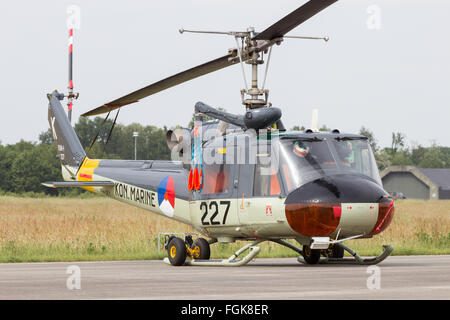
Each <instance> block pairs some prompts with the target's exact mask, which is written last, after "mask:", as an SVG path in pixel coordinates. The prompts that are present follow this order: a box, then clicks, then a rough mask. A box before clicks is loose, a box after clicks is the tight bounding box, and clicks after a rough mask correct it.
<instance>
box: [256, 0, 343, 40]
mask: <svg viewBox="0 0 450 320" xmlns="http://www.w3.org/2000/svg"><path fill="white" fill-rule="evenodd" d="M336 1H337V0H310V1H309V2H307V3H305V4H304V5H302V6H301V7H300V8H298V9H297V10H295V11H292V12H291V13H290V14H288V15H287V16H285V17H284V18H283V19H281V20H279V21H278V22H276V23H274V24H273V25H271V26H270V27H269V28H267V29H266V30H264V31H263V32H261V33H258V34H257V35H256V36H255V37H254V38H253V40H272V39H275V38H281V37H282V36H284V35H285V34H286V33H288V32H289V31H291V30H292V29H294V28H295V27H297V26H298V25H300V24H302V23H303V22H305V21H306V20H308V19H309V18H311V17H312V16H314V15H316V14H317V13H319V12H320V11H322V10H323V9H325V8H326V7H328V6H330V5H331V4H333V3H335V2H336Z"/></svg>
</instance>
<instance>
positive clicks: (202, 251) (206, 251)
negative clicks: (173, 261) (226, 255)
mask: <svg viewBox="0 0 450 320" xmlns="http://www.w3.org/2000/svg"><path fill="white" fill-rule="evenodd" d="M191 250H192V251H191V252H192V258H194V259H200V260H209V257H210V256H211V249H210V247H209V243H208V241H206V239H203V238H198V239H197V240H195V241H194V243H193V244H192V245H191Z"/></svg>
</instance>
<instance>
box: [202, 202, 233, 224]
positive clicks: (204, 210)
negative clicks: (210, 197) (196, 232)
mask: <svg viewBox="0 0 450 320" xmlns="http://www.w3.org/2000/svg"><path fill="white" fill-rule="evenodd" d="M220 205H221V206H225V213H224V215H223V219H222V223H221V222H220V221H215V220H214V219H215V218H216V217H217V215H218V214H219V205H218V204H217V201H211V202H210V203H209V210H211V211H212V214H211V217H210V218H209V222H208V221H205V219H206V217H207V215H208V203H206V202H202V203H201V204H200V211H202V218H201V222H202V224H203V225H204V226H207V225H218V224H225V222H226V221H227V216H228V210H229V209H230V201H220Z"/></svg>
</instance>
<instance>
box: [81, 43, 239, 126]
mask: <svg viewBox="0 0 450 320" xmlns="http://www.w3.org/2000/svg"><path fill="white" fill-rule="evenodd" d="M238 62H239V58H238V57H237V50H233V51H232V52H230V53H229V54H227V55H226V56H223V57H221V58H218V59H215V60H212V61H209V62H206V63H204V64H201V65H199V66H196V67H194V68H191V69H188V70H185V71H182V72H180V73H177V74H175V75H173V76H170V77H168V78H165V79H163V80H160V81H158V82H155V83H153V84H151V85H148V86H147V87H144V88H142V89H139V90H137V91H134V92H132V93H130V94H127V95H126V96H123V97H121V98H119V99H116V100H113V101H111V102H108V103H105V104H104V105H102V106H100V107H98V108H96V109H93V110H91V111H88V112H86V113H84V114H82V116H83V117H88V116H94V115H98V114H102V113H106V112H109V111H112V110H114V109H117V108H120V107H123V106H125V105H127V104H131V103H134V102H138V101H139V100H140V99H142V98H145V97H148V96H150V95H152V94H155V93H157V92H160V91H162V90H165V89H168V88H171V87H173V86H176V85H178V84H181V83H183V82H186V81H189V80H192V79H194V78H197V77H200V76H202V75H205V74H208V73H210V72H213V71H217V70H220V69H223V68H226V67H228V66H231V65H233V64H236V63H238Z"/></svg>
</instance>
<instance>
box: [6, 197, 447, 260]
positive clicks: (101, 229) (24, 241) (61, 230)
mask: <svg viewBox="0 0 450 320" xmlns="http://www.w3.org/2000/svg"><path fill="white" fill-rule="evenodd" d="M165 231H170V232H192V228H190V227H189V226H187V225H184V224H181V223H178V222H175V221H172V220H169V219H166V218H164V217H160V216H157V215H154V214H151V213H149V212H147V211H144V210H142V209H139V208H134V207H131V206H128V205H125V204H122V203H120V202H117V201H114V200H111V199H108V198H100V197H95V198H86V199H77V198H17V197H13V196H0V262H25V261H86V260H90V261H92V260H128V259H162V258H163V257H165V256H166V253H165V251H164V250H162V251H161V252H158V239H157V235H158V232H165ZM243 244H244V243H243V242H236V243H233V244H214V245H213V246H212V255H213V257H214V258H218V257H228V256H230V255H231V254H232V253H233V252H234V251H235V250H237V249H238V248H239V247H241V246H242V245H243ZM348 244H349V245H350V246H351V247H352V248H354V249H355V250H357V251H358V252H359V253H361V254H362V255H375V254H378V253H379V252H380V251H381V246H382V245H383V244H393V245H394V246H395V250H394V254H397V255H410V254H450V201H444V200H442V201H420V200H399V201H397V202H396V211H395V217H394V220H393V222H392V224H391V226H390V227H389V228H388V229H387V230H386V231H385V232H383V233H382V234H381V235H378V236H376V237H374V238H373V239H364V240H352V241H349V242H348ZM261 249H262V250H261V253H260V255H259V257H288V256H289V257H294V256H296V254H295V253H294V252H293V251H291V250H290V249H287V248H285V247H282V246H280V245H277V244H275V243H263V244H262V245H261Z"/></svg>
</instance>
